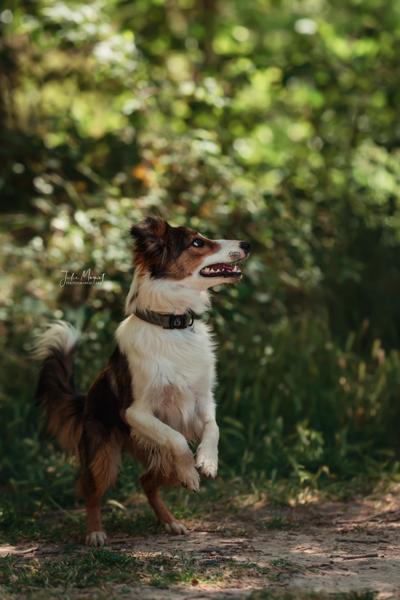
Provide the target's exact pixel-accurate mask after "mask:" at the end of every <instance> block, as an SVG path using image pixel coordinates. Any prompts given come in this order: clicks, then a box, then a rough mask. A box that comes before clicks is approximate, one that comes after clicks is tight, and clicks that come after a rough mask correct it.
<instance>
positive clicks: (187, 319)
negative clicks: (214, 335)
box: [134, 308, 199, 329]
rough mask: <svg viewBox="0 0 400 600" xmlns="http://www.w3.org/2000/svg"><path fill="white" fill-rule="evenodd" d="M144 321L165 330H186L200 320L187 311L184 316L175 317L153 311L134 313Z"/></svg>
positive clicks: (190, 311) (137, 311)
mask: <svg viewBox="0 0 400 600" xmlns="http://www.w3.org/2000/svg"><path fill="white" fill-rule="evenodd" d="M134 314H135V315H136V316H137V317H139V319H142V321H147V323H151V324H152V325H159V326H160V327H162V328H163V329H186V328H187V327H191V326H192V325H193V321H194V320H195V319H198V318H199V317H198V315H196V314H195V313H194V312H193V311H192V310H190V309H189V310H187V311H186V312H184V313H183V314H182V315H173V314H168V313H158V312H154V311H152V310H139V309H138V308H137V309H136V311H135V313H134Z"/></svg>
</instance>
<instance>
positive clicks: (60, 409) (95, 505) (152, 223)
mask: <svg viewBox="0 0 400 600" xmlns="http://www.w3.org/2000/svg"><path fill="white" fill-rule="evenodd" d="M131 233H132V236H133V237H134V239H135V266H136V268H138V269H140V270H141V271H145V272H147V273H150V276H151V277H154V278H159V277H168V278H171V279H176V280H179V279H183V278H184V277H187V276H188V275H190V274H191V273H192V272H193V271H194V270H195V269H196V268H197V267H198V265H199V264H200V263H201V262H202V261H203V260H204V257H205V256H207V255H211V254H213V253H215V252H216V251H217V250H218V249H219V243H218V242H215V241H213V240H209V239H207V238H205V237H204V236H201V235H200V234H198V233H197V232H196V231H194V230H192V229H187V228H185V227H171V226H170V225H168V223H166V222H165V221H163V220H162V219H155V218H148V219H146V220H145V221H144V222H143V223H141V224H139V225H136V226H134V227H132V229H131ZM195 238H199V239H201V240H202V242H203V245H202V246H201V247H196V246H194V245H193V240H194V239H195ZM72 353H73V350H72V351H70V352H69V353H65V352H64V353H63V352H62V351H61V350H59V349H55V348H53V349H51V351H50V353H49V355H48V357H47V358H46V359H45V361H44V363H43V366H42V369H41V372H40V377H39V383H38V388H37V398H38V401H39V403H40V404H41V405H42V407H43V408H44V410H45V412H46V414H47V424H48V430H49V432H50V433H51V434H52V435H54V436H55V437H56V438H57V439H58V440H59V442H60V444H61V446H62V447H63V448H64V449H65V450H67V451H68V452H71V453H73V454H76V455H77V456H78V457H79V461H80V475H79V481H78V490H79V492H80V493H81V494H82V495H83V496H84V498H85V501H86V508H87V529H88V533H91V532H99V531H101V514H100V503H101V498H102V496H103V495H104V493H105V492H106V491H107V489H108V488H109V487H110V486H112V485H113V484H114V483H115V481H116V479H117V476H118V470H119V465H120V461H121V454H122V452H128V453H130V454H131V455H133V456H135V457H136V458H137V459H138V460H139V461H141V462H142V463H143V464H144V465H145V467H146V468H147V473H146V474H145V475H144V476H143V477H142V479H141V482H142V485H143V488H144V491H145V493H146V495H147V498H148V500H149V503H150V504H151V506H152V508H153V510H154V512H155V513H156V515H157V516H158V518H159V519H160V521H162V522H163V523H166V524H170V523H172V521H174V518H173V515H172V514H171V513H170V512H169V510H168V509H167V508H166V506H165V504H164V503H163V502H162V500H161V498H160V496H159V487H160V486H161V485H177V484H179V481H178V478H177V477H176V474H175V473H174V457H173V456H172V455H171V457H169V456H166V455H165V450H161V449H160V448H155V447H154V446H151V444H146V442H143V440H142V441H141V442H139V441H137V440H135V439H134V438H133V437H132V436H131V431H130V428H129V427H128V425H127V423H126V422H125V417H124V415H125V411H126V409H127V408H128V407H129V406H130V405H131V404H132V402H133V398H132V381H131V376H130V370H129V365H128V362H127V359H126V357H125V356H124V355H123V354H122V353H121V351H120V350H119V348H116V350H115V351H114V353H113V354H112V356H111V357H110V360H109V363H108V365H107V367H106V368H105V369H104V370H103V371H102V372H101V373H100V374H99V375H98V377H97V378H96V380H95V381H94V383H93V384H92V386H91V388H90V389H89V391H88V393H87V395H86V396H83V395H82V394H79V393H78V392H77V391H76V389H75V387H74V384H73V379H72ZM150 359H151V357H150ZM166 403H167V406H165V407H161V409H160V410H161V413H162V412H163V410H164V412H165V410H166V411H168V412H171V411H173V410H174V392H173V390H171V393H170V394H169V395H168V394H167V396H166ZM168 403H169V405H168ZM158 416H159V417H160V419H163V414H159V415H158ZM198 433H199V432H198V431H195V429H193V431H187V432H185V434H186V437H187V438H188V440H193V439H195V438H196V437H198ZM188 461H191V462H193V461H194V458H193V456H192V454H191V453H188ZM163 465H164V466H163ZM165 465H168V469H166V468H165Z"/></svg>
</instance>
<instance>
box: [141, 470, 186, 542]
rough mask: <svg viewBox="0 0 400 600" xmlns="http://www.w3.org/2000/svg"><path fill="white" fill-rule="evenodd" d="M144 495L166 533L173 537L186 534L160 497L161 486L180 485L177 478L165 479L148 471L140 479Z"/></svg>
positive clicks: (181, 524) (183, 527)
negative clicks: (171, 534)
mask: <svg viewBox="0 0 400 600" xmlns="http://www.w3.org/2000/svg"><path fill="white" fill-rule="evenodd" d="M140 483H141V484H142V487H143V490H144V493H145V494H146V496H147V500H148V501H149V504H150V506H151V508H152V509H153V510H154V512H155V514H156V517H157V518H158V520H159V521H160V523H162V524H163V525H164V527H165V529H166V530H167V531H168V533H173V534H175V535H183V534H186V533H188V530H187V529H186V527H185V525H184V524H183V523H180V521H178V520H177V519H175V517H174V515H173V514H172V513H171V511H170V510H169V509H168V508H167V506H166V505H165V503H164V501H163V500H162V498H161V495H160V487H161V486H175V485H180V481H179V480H178V478H177V477H173V476H172V477H166V476H163V475H161V474H159V473H155V472H154V471H148V472H147V473H145V474H144V475H142V477H141V478H140Z"/></svg>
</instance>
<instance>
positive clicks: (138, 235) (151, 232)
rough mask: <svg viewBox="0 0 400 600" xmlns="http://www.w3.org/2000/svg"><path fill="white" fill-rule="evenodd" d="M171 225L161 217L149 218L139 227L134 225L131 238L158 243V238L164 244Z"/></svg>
mask: <svg viewBox="0 0 400 600" xmlns="http://www.w3.org/2000/svg"><path fill="white" fill-rule="evenodd" d="M168 227H169V225H168V223H167V222H166V221H164V219H161V217H147V218H146V219H144V221H141V222H140V223H138V224H137V225H132V227H131V229H130V233H131V236H132V237H133V239H134V240H136V241H143V240H145V239H146V238H147V239H148V240H149V241H151V239H152V238H153V241H156V239H157V238H158V239H159V241H160V242H162V240H163V238H164V237H165V234H166V233H167V229H168Z"/></svg>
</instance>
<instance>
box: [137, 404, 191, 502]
mask: <svg viewBox="0 0 400 600" xmlns="http://www.w3.org/2000/svg"><path fill="white" fill-rule="evenodd" d="M125 418H126V421H127V423H128V424H129V425H130V427H131V428H132V434H133V437H135V438H138V439H139V440H140V439H143V440H145V441H146V442H148V443H150V444H154V445H155V446H158V447H159V448H164V449H165V450H167V451H169V452H171V453H172V455H173V457H174V468H175V472H176V475H177V478H178V479H179V481H180V482H181V483H182V484H183V485H184V486H186V487H187V488H188V489H190V490H194V491H196V492H197V491H198V490H199V486H200V479H199V474H198V472H197V471H196V468H195V461H194V457H193V454H192V452H191V450H190V448H189V446H188V443H187V441H186V439H185V438H184V436H183V435H182V434H181V433H179V431H175V429H172V427H169V425H166V424H165V423H163V422H162V421H160V419H157V417H155V416H154V414H153V412H152V410H151V403H150V402H148V401H146V399H143V398H142V399H141V400H139V399H137V400H136V399H135V402H134V403H133V404H132V406H130V407H129V408H128V409H127V411H126V413H125Z"/></svg>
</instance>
